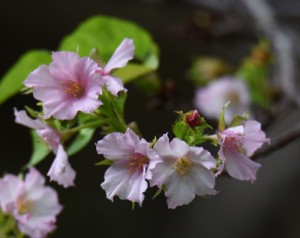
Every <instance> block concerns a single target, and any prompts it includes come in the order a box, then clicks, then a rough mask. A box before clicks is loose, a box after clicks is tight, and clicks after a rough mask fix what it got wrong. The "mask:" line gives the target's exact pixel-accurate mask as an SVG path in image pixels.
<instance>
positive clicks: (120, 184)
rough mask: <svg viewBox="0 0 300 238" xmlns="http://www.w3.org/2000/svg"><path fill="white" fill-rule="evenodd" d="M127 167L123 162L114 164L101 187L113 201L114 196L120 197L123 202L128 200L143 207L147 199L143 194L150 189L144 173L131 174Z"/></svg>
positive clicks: (107, 172)
mask: <svg viewBox="0 0 300 238" xmlns="http://www.w3.org/2000/svg"><path fill="white" fill-rule="evenodd" d="M126 166H127V165H126V164H124V162H123V161H118V162H115V163H113V165H112V166H111V167H109V168H108V169H107V171H106V172H105V175H104V182H103V183H102V184H101V187H102V188H103V189H104V190H105V192H106V196H107V198H108V199H110V200H112V201H113V197H114V196H118V197H119V198H120V199H122V200H125V199H127V200H130V201H132V202H138V203H139V204H140V205H141V204H142V202H143V200H144V197H145V196H144V194H143V193H144V192H145V191H146V189H147V187H148V184H147V182H146V180H145V178H144V176H143V174H144V172H143V173H141V172H134V173H130V172H129V171H128V169H127V167H126Z"/></svg>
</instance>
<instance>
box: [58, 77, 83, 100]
mask: <svg viewBox="0 0 300 238" xmlns="http://www.w3.org/2000/svg"><path fill="white" fill-rule="evenodd" d="M61 85H62V87H63V88H64V92H65V93H66V94H68V95H70V96H72V97H74V98H80V97H81V96H82V94H83V93H84V89H83V88H82V87H81V86H80V85H79V83H77V82H75V81H72V80H66V81H62V82H61Z"/></svg>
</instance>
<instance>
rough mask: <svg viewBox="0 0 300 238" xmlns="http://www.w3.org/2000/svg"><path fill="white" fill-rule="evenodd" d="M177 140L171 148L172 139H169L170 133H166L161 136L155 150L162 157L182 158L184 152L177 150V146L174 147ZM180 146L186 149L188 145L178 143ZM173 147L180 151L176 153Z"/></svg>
mask: <svg viewBox="0 0 300 238" xmlns="http://www.w3.org/2000/svg"><path fill="white" fill-rule="evenodd" d="M177 142H178V141H177V140H175V142H173V144H172V145H173V147H172V148H171V146H170V141H169V137H168V134H164V135H163V136H161V137H160V138H159V139H158V140H157V142H156V143H155V144H154V147H153V149H154V151H155V152H156V153H157V154H158V155H159V157H161V158H163V159H164V158H173V159H174V160H175V159H178V158H180V154H182V153H181V152H180V151H178V150H176V148H174V147H175V146H176V144H177ZM178 144H179V145H180V146H181V145H182V147H183V149H184V150H185V149H186V147H185V145H184V144H182V143H180V142H179V143H178ZM173 149H175V150H176V151H177V152H178V153H176V152H175V151H174V150H173Z"/></svg>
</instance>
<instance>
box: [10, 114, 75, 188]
mask: <svg viewBox="0 0 300 238" xmlns="http://www.w3.org/2000/svg"><path fill="white" fill-rule="evenodd" d="M14 113H15V117H16V122H17V123H19V124H21V125H24V126H27V127H29V128H32V129H35V130H36V132H37V134H38V135H39V136H40V137H41V138H42V140H43V141H44V142H45V143H46V145H48V146H49V147H50V149H51V150H52V151H53V153H54V154H56V157H55V159H54V161H53V163H52V166H51V168H50V170H49V172H48V175H49V176H50V178H51V180H54V181H56V182H57V183H58V184H60V185H63V186H64V187H65V188H66V187H69V186H74V179H75V176H76V172H75V171H74V170H73V169H72V167H71V166H70V164H69V161H68V156H67V153H66V152H65V151H64V148H63V146H62V145H61V143H60V139H61V136H60V134H59V132H58V131H56V130H55V129H53V128H52V127H50V126H49V125H47V124H46V123H44V122H43V121H42V120H41V119H40V118H37V119H31V118H30V117H29V116H28V115H27V114H26V112H25V111H24V110H22V111H18V110H16V109H14Z"/></svg>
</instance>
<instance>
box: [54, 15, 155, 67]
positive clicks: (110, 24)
mask: <svg viewBox="0 0 300 238" xmlns="http://www.w3.org/2000/svg"><path fill="white" fill-rule="evenodd" d="M126 37H127V38H131V39H133V40H134V45H135V59H137V60H138V61H141V62H142V64H143V65H145V66H147V67H148V68H151V69H156V68H157V67H158V48H157V46H156V44H155V43H154V41H153V39H152V37H151V36H150V34H149V33H148V32H147V31H145V30H144V29H143V28H141V27H140V26H138V25H137V24H135V23H133V22H130V21H126V20H122V19H118V18H114V17H108V16H101V15H98V16H93V17H91V18H89V19H87V20H86V21H84V22H83V23H81V24H80V25H79V26H78V28H77V29H75V31H73V32H72V33H71V34H70V35H69V36H67V37H65V38H64V39H63V40H62V42H61V44H60V46H59V50H69V51H75V50H76V49H77V48H79V54H80V55H81V56H89V55H90V52H91V50H92V49H94V48H96V49H97V50H98V51H99V53H100V55H101V57H102V60H104V61H105V62H107V61H108V60H109V58H110V57H111V56H112V54H113V53H114V51H115V49H116V48H117V46H118V45H119V44H120V43H121V41H122V40H123V39H124V38H126Z"/></svg>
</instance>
